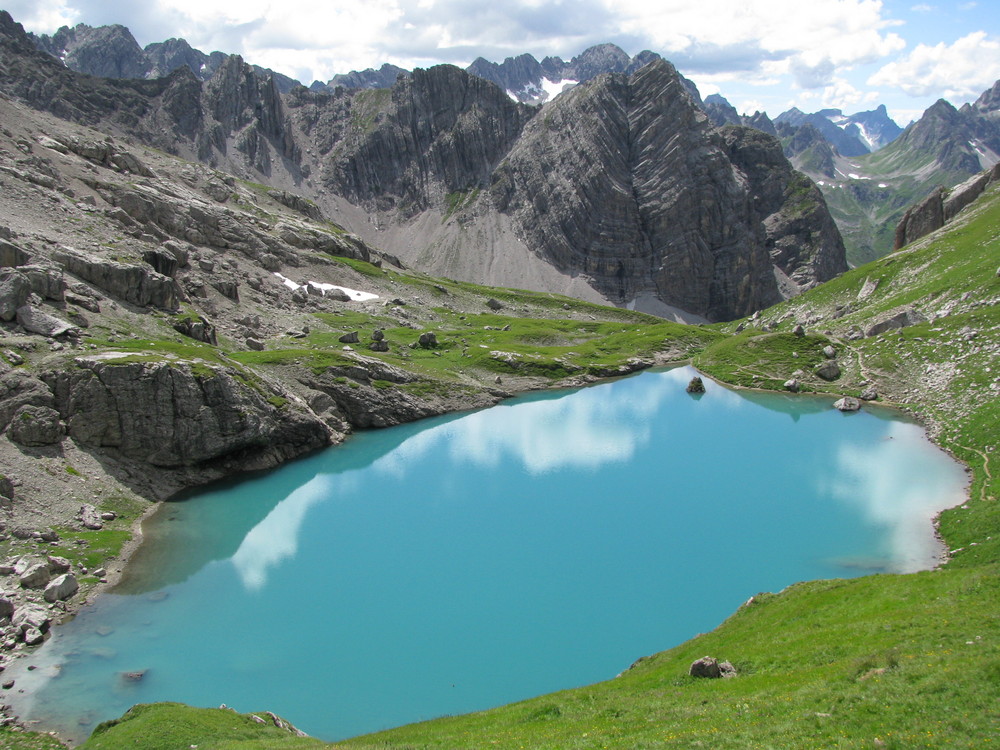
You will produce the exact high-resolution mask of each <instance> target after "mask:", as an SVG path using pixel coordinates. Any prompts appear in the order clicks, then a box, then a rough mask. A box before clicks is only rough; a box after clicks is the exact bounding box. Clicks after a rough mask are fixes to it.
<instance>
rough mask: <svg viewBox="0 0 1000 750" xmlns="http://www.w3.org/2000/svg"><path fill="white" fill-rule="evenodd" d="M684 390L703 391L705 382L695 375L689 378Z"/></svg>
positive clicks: (690, 391) (691, 391) (689, 391)
mask: <svg viewBox="0 0 1000 750" xmlns="http://www.w3.org/2000/svg"><path fill="white" fill-rule="evenodd" d="M686 390H687V392H688V393H704V392H705V383H704V382H703V381H702V379H701V378H699V377H698V376H697V375H695V376H694V377H693V378H691V380H690V382H688V384H687V388H686Z"/></svg>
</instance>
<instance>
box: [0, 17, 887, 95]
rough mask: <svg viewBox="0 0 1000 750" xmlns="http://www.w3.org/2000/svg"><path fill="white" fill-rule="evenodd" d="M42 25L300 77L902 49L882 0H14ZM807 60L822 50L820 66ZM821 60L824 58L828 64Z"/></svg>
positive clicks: (806, 74)
mask: <svg viewBox="0 0 1000 750" xmlns="http://www.w3.org/2000/svg"><path fill="white" fill-rule="evenodd" d="M8 7H9V8H10V9H11V11H12V13H14V15H15V18H18V20H21V21H22V22H24V23H25V25H26V26H27V27H29V28H31V29H32V30H35V31H39V32H48V33H51V32H52V31H54V30H55V28H56V26H58V25H60V24H62V23H73V22H75V21H77V20H86V22H87V23H89V24H91V25H99V24H104V23H122V24H125V25H127V26H128V27H129V28H130V29H131V30H132V33H133V34H134V35H135V37H136V39H137V40H138V41H139V42H140V44H143V45H145V44H148V43H150V42H154V41H162V40H163V39H164V38H166V37H167V36H183V37H184V38H186V39H187V40H188V41H189V42H191V44H192V45H194V46H195V47H198V48H200V49H202V50H204V51H206V52H208V51H212V50H214V49H221V50H223V51H227V52H228V51H231V52H237V53H240V54H242V55H244V57H246V58H247V59H249V60H251V61H252V62H255V63H257V64H261V65H267V66H270V67H274V68H275V69H278V70H280V71H281V72H285V73H292V72H293V71H292V70H289V68H292V69H294V72H296V73H298V74H299V77H300V78H303V79H305V80H311V79H312V78H313V77H316V78H321V79H327V78H329V77H330V76H331V75H333V74H334V73H338V72H346V71H347V70H351V69H358V68H365V67H370V66H377V65H379V64H381V63H383V62H392V63H395V64H397V65H401V66H403V67H410V68H412V67H415V66H420V65H427V64H431V63H435V62H454V63H456V64H468V63H469V62H471V60H472V59H473V58H474V57H475V56H477V55H483V56H484V57H487V59H492V60H502V59H503V58H504V57H506V56H509V55H513V54H519V53H521V52H531V53H532V54H534V55H535V56H536V57H538V58H541V57H543V56H545V55H559V56H561V57H563V58H568V57H571V56H572V55H574V54H577V53H579V52H580V51H582V50H583V49H584V48H586V47H588V46H590V45H592V44H596V43H600V42H606V41H611V42H614V43H616V44H618V45H619V46H621V47H623V48H624V49H626V50H627V51H629V52H630V53H633V54H634V53H636V52H638V51H640V50H642V49H652V50H655V51H657V52H661V53H663V54H664V55H665V56H666V57H668V58H669V59H671V60H672V61H673V62H674V63H675V64H676V65H678V66H679V67H680V68H681V69H682V70H685V71H690V72H692V73H704V74H729V75H735V76H740V77H743V78H745V79H748V80H753V79H755V78H757V79H762V78H767V77H769V76H772V75H774V74H775V73H778V74H781V73H788V72H789V71H790V70H791V69H792V68H793V67H794V73H795V75H797V76H798V77H799V78H801V80H802V83H803V85H806V84H808V85H812V86H817V85H826V84H827V83H828V81H829V79H830V76H831V74H830V73H829V69H830V66H831V65H832V66H834V67H835V68H836V67H842V66H852V65H857V64H860V63H863V62H870V61H872V60H877V59H879V58H881V57H882V56H884V55H886V54H888V53H889V52H892V51H894V50H898V49H900V48H901V44H902V42H901V40H900V39H899V37H898V36H897V35H896V34H895V33H894V32H892V31H891V30H890V28H891V26H892V25H893V22H892V21H890V20H888V19H886V18H885V17H884V14H883V11H882V4H881V2H879V1H878V0H812V2H810V3H808V4H803V3H801V2H799V1H798V0H760V1H755V0H746V1H745V2H743V3H740V4H738V5H734V4H733V3H732V2H731V0H671V1H670V2H663V3H658V4H656V5H655V6H653V7H652V8H651V7H650V5H649V3H648V2H646V0H579V1H577V2H572V3H571V2H568V1H567V0H509V1H508V2H504V3H497V2H495V0H367V2H364V3H346V2H328V3H315V2H312V0H284V2H282V3H281V4H275V3H274V2H273V0H243V2H240V3H233V2H231V0H149V1H148V2H146V3H133V2H132V1H131V0H127V1H126V0H14V2H13V5H12V6H11V5H10V4H8ZM809 55H812V56H814V57H815V59H814V60H812V61H810V60H809V59H807V57H808V56H809ZM817 65H819V67H817Z"/></svg>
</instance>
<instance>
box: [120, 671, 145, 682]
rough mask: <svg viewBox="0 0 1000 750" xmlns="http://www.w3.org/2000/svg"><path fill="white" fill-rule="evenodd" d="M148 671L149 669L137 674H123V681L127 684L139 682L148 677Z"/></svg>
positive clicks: (136, 672)
mask: <svg viewBox="0 0 1000 750" xmlns="http://www.w3.org/2000/svg"><path fill="white" fill-rule="evenodd" d="M148 671H149V670H148V669H139V670H136V671H135V672H122V679H123V680H125V681H126V682H138V681H139V680H141V679H142V678H143V677H145V676H146V672H148Z"/></svg>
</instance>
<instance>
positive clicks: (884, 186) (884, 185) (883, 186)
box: [878, 182, 889, 188]
mask: <svg viewBox="0 0 1000 750" xmlns="http://www.w3.org/2000/svg"><path fill="white" fill-rule="evenodd" d="M878 186H879V187H880V188H887V187H889V186H888V185H886V184H885V183H884V182H880V183H879V184H878Z"/></svg>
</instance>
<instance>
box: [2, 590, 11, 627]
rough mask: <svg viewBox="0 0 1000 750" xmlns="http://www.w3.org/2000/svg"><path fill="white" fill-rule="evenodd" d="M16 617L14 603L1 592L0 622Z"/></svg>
mask: <svg viewBox="0 0 1000 750" xmlns="http://www.w3.org/2000/svg"><path fill="white" fill-rule="evenodd" d="M13 616H14V602H13V601H11V600H10V599H9V598H7V595H6V594H4V593H3V592H0V621H2V620H6V619H9V618H11V617H13Z"/></svg>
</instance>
